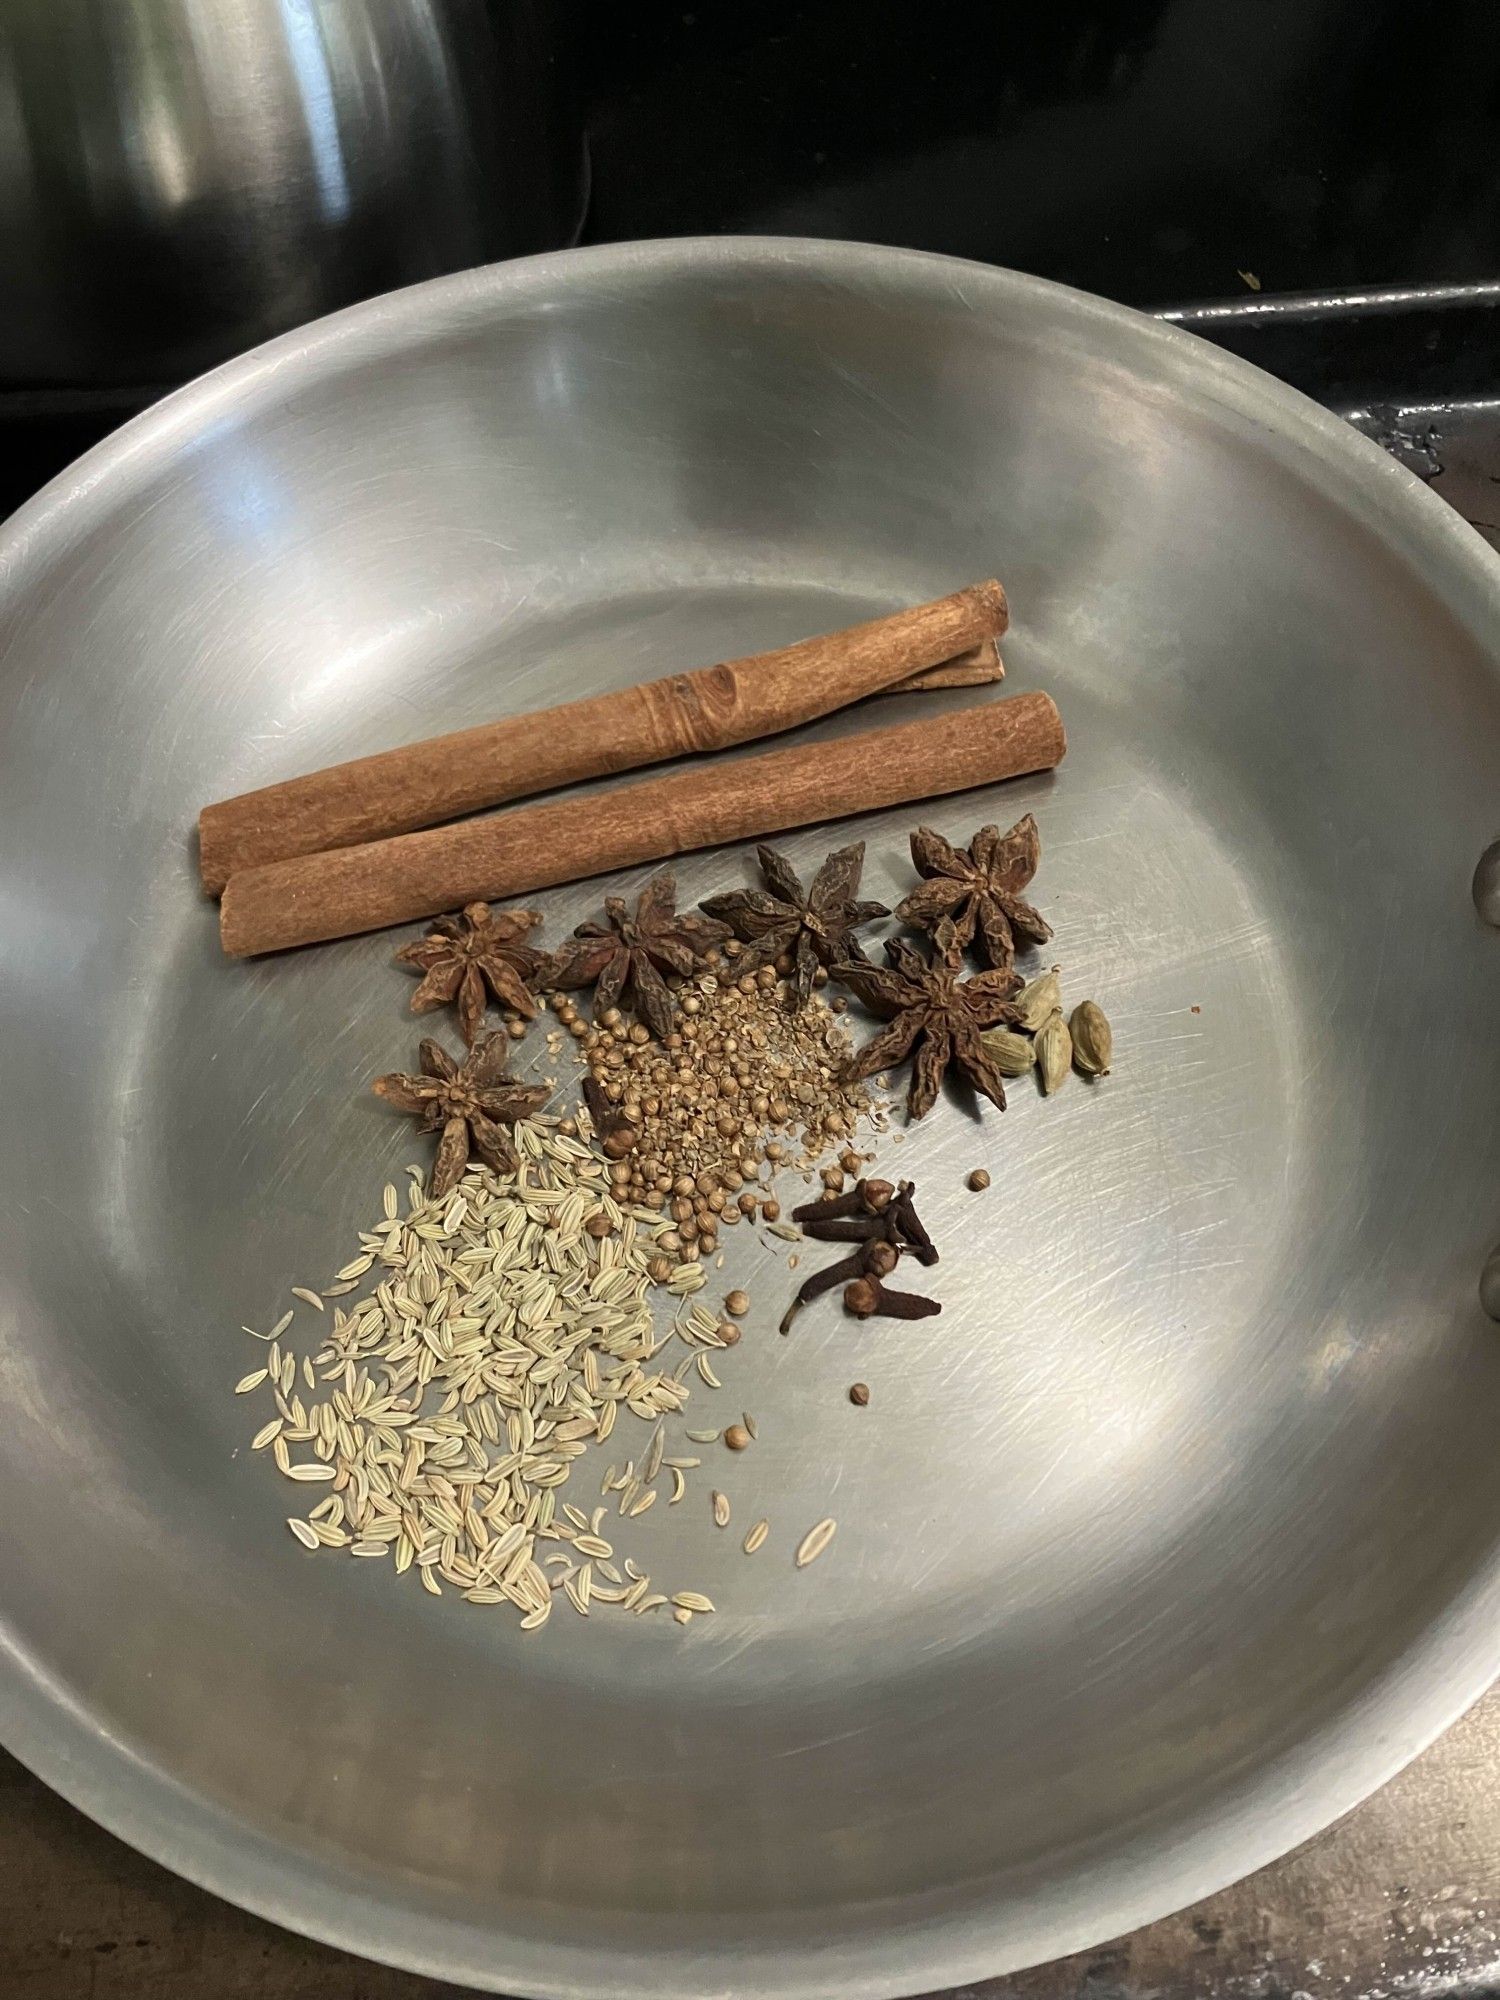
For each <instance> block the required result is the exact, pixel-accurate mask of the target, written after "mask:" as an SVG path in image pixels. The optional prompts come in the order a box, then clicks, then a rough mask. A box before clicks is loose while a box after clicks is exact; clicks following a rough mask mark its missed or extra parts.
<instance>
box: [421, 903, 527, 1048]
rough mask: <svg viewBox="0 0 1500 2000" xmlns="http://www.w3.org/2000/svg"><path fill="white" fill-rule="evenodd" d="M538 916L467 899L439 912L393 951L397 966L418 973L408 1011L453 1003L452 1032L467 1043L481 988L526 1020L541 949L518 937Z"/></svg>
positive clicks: (474, 1029)
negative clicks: (451, 911) (455, 911)
mask: <svg viewBox="0 0 1500 2000" xmlns="http://www.w3.org/2000/svg"><path fill="white" fill-rule="evenodd" d="M541 921H542V919H541V916H540V914H539V913H538V912H537V911H536V910H499V911H495V910H492V909H491V908H490V906H489V904H488V903H470V904H469V905H468V907H467V908H466V909H465V910H463V911H462V912H461V913H460V914H459V915H458V916H456V917H439V918H438V920H437V922H436V923H435V924H434V925H433V926H432V928H431V930H429V931H428V933H427V935H426V937H424V938H418V940H417V942H416V943H415V944H408V945H403V946H402V947H401V949H400V951H398V952H397V953H396V963H397V964H398V965H410V966H414V967H415V968H416V969H417V971H418V972H420V973H422V974H423V975H424V977H423V980H422V983H421V985H420V986H419V987H418V988H417V990H416V992H415V993H413V995H412V996H411V1011H412V1012H413V1013H414V1014H426V1013H429V1012H430V1011H431V1010H432V1008H434V1007H450V1006H451V1007H455V1008H456V1011H457V1014H458V1031H459V1033H460V1034H461V1035H462V1036H463V1038H464V1040H465V1041H466V1042H467V1043H468V1045H469V1047H470V1048H472V1047H473V1046H474V1037H475V1036H476V1035H477V1034H478V1033H479V1023H480V1022H481V1020H483V1018H484V999H485V988H486V987H488V988H489V990H490V992H491V993H493V994H494V996H495V999H496V1000H497V1002H498V1003H499V1004H500V1006H502V1007H508V1008H509V1009H510V1010H511V1012H512V1013H513V1014H521V1015H524V1016H525V1018H526V1019H527V1020H528V1021H529V1020H531V1019H532V1017H533V1016H534V1015H535V1013H536V1000H535V998H534V997H533V995H532V994H531V992H530V990H529V988H530V986H531V985H532V984H534V982H535V980H536V975H537V973H538V971H539V970H540V969H541V967H542V965H543V964H544V963H545V954H544V953H542V952H539V951H535V950H533V949H532V947H531V946H530V945H529V944H523V943H522V942H521V940H522V939H523V938H524V937H525V936H526V934H527V932H528V931H532V930H535V929H536V927H537V925H538V924H539V923H540V922H541Z"/></svg>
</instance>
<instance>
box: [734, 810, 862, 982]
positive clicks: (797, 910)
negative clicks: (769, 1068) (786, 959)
mask: <svg viewBox="0 0 1500 2000" xmlns="http://www.w3.org/2000/svg"><path fill="white" fill-rule="evenodd" d="M755 853H756V858H757V860H758V861H759V862H760V872H761V874H762V875H764V877H765V878H766V882H767V885H768V888H769V892H770V893H769V894H768V893H766V891H765V890H761V889H731V890H729V891H728V892H727V894H725V895H722V896H710V897H709V898H708V901H707V902H706V903H702V904H700V905H699V907H700V908H701V909H704V910H707V912H708V914H709V915H710V916H711V917H722V918H723V919H724V920H725V921H726V922H727V923H729V924H731V925H733V927H734V934H735V936H736V937H738V938H743V939H744V940H745V942H746V943H747V944H748V945H749V947H750V949H749V950H748V951H747V952H744V953H743V954H742V955H741V957H740V959H739V961H738V962H739V964H740V965H741V966H742V967H743V968H744V969H745V970H746V971H747V972H749V971H752V970H753V969H754V968H755V967H756V966H759V965H770V964H771V963H772V962H773V960H775V959H778V958H780V956H781V955H782V953H783V952H787V953H789V954H791V956H792V960H793V965H792V980H791V984H790V987H789V989H788V1001H789V1004H791V1005H793V1006H801V1005H802V1004H803V1002H804V1001H805V1000H806V999H807V996H808V994H809V993H810V992H811V991H812V982H813V973H814V972H815V970H816V969H817V966H818V963H819V961H820V960H821V962H822V963H823V964H824V965H838V964H841V963H842V962H843V961H844V960H846V959H848V960H862V959H863V958H864V951H863V949H862V948H861V946H860V942H859V940H858V938H857V937H856V936H855V935H854V933H855V930H856V928H857V927H858V926H859V925H860V924H867V923H870V922H871V921H873V919H874V918H876V917H888V916H889V915H890V911H889V910H888V909H887V908H886V907H885V904H884V903H857V902H855V901H854V893H855V891H856V890H857V889H858V887H859V876H860V870H861V869H862V868H863V866H864V860H865V844H864V842H863V841H862V840H856V841H855V843H854V844H853V846H852V847H841V848H839V849H838V851H837V852H836V853H834V854H830V855H829V857H828V859H827V860H826V861H825V862H824V863H823V865H822V866H821V867H820V868H819V870H818V872H817V874H816V875H814V876H813V878H812V886H811V887H810V888H808V889H804V888H803V886H802V882H801V879H800V877H799V876H798V875H797V873H796V871H795V870H794V869H793V867H792V865H791V863H790V862H789V861H788V860H787V858H786V856H785V855H784V854H778V853H777V851H776V849H775V848H774V847H757V848H756V850H755Z"/></svg>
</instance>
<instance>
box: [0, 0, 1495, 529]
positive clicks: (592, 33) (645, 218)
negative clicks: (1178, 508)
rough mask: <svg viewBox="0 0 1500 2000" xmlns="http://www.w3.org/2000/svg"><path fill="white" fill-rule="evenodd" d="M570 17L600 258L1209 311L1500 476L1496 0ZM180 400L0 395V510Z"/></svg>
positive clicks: (660, 6) (935, 5) (1221, 323)
mask: <svg viewBox="0 0 1500 2000" xmlns="http://www.w3.org/2000/svg"><path fill="white" fill-rule="evenodd" d="M492 3H493V0H492ZM574 4H575V6H576V20H577V34H576V36H575V39H574V57H575V61H576V64H577V69H578V82H579V89H580V92H581V94H582V99H583V107H584V111H585V115H586V121H587V125H588V130H589V140H590V147H591V151H592V157H593V197H592V204H591V208H590V213H589V217H588V222H587V226H586V229H585V241H589V242H608V241H615V240H620V239H624V238H630V237H642V236H659V235H681V234H689V233H702V232H706V233H716V232H728V231H748V232H784V233H790V234H798V235H819V236H835V237H845V238H863V239H866V240H872V241H877V242H888V243H900V244H907V245H911V246H913V247H916V248H920V249H928V250H940V251H946V252H950V253H952V254H954V255H958V256H964V257H975V258H979V259H982V260H984V261H987V262H992V263H1003V264H1011V265H1014V266H1016V267H1018V268H1020V269H1023V270H1029V271H1036V272H1039V273H1041V274H1042V275H1044V276H1047V277H1053V278H1058V279H1062V280H1064V281H1066V282H1068V283H1071V284H1077V285H1081V286H1083V287H1085V288H1086V289H1088V290H1091V291H1097V292H1101V293H1103V294H1105V295H1106V296H1108V297H1111V298H1117V299H1121V300H1124V301H1125V302H1126V303H1128V304H1132V305H1137V306H1142V307H1145V308H1147V309H1160V308H1161V307H1162V306H1164V305H1174V304H1177V303H1179V302H1182V301H1202V300H1209V301H1213V302H1215V303H1216V307H1217V310H1216V311H1215V312H1214V313H1212V314H1207V315H1205V314H1201V313H1200V314H1196V315H1188V322H1189V324H1192V325H1194V326H1195V327H1196V329H1197V330H1198V331H1200V332H1203V333H1206V334H1208V335H1209V337H1210V338H1214V339H1218V340H1221V341H1223V342H1225V343H1226V344H1227V345H1231V346H1233V347H1235V348H1236V349H1237V350H1238V351H1239V352H1241V353H1244V354H1247V355H1248V356H1249V357H1250V358H1251V359H1254V360H1256V361H1258V362H1260V364H1261V365H1262V366H1265V367H1268V368H1270V369H1271V370H1272V372H1273V373H1275V374H1278V375H1280V376H1282V377H1283V378H1284V379H1285V380H1287V381H1289V382H1292V383H1293V384H1295V385H1296V386H1297V387H1299V388H1303V389H1306V390H1307V391H1308V393H1310V394H1312V395H1315V396H1317V397H1319V398H1320V400H1322V401H1324V402H1325V403H1327V404H1328V405H1329V406H1330V407H1332V408H1335V409H1338V410H1340V411H1342V412H1344V413H1345V414H1351V413H1353V414H1355V415H1356V420H1357V421H1360V422H1361V423H1362V424H1363V426H1364V427H1366V428H1368V429H1370V430H1371V431H1372V432H1373V433H1374V434H1375V435H1378V436H1380V437H1382V439H1383V440H1385V441H1387V442H1392V443H1394V444H1395V445H1396V446H1397V448H1398V449H1400V450H1401V452H1402V455H1403V456H1405V457H1406V458H1407V459H1408V462H1410V463H1412V464H1413V465H1414V466H1415V467H1416V468H1417V469H1418V470H1420V471H1422V472H1423V473H1424V475H1425V476H1428V477H1434V478H1436V479H1438V480H1440V481H1444V482H1446V483H1445V485H1444V486H1443V487H1442V488H1441V489H1440V490H1445V491H1447V492H1448V493H1449V494H1450V495H1453V496H1455V497H1457V490H1458V489H1457V487H1456V485H1455V484H1454V481H1453V478H1452V472H1453V469H1454V467H1455V466H1457V465H1459V464H1462V465H1463V466H1465V467H1468V468H1469V469H1470V470H1474V469H1475V462H1476V461H1482V464H1479V465H1478V469H1477V478H1478V485H1479V486H1480V487H1484V486H1487V485H1488V484H1489V475H1490V474H1491V473H1493V474H1496V475H1500V452H1497V451H1494V450H1492V447H1494V445H1495V429H1496V426H1495V417H1494V412H1493V411H1491V410H1490V409H1489V407H1488V406H1489V404H1490V402H1491V401H1492V400H1493V398H1492V391H1493V389H1494V388H1495V386H1496V371H1495V350H1494V327H1495V324H1496V321H1495V313H1494V307H1495V304H1496V300H1497V298H1500V287H1496V286H1494V285H1492V284H1490V283H1489V282H1487V281H1489V280H1491V279H1493V278H1494V277H1495V275H1496V274H1497V273H1500V194H1497V189H1500V180H1497V176H1496V174H1495V172H1494V170H1493V167H1492V162H1493V161H1494V159H1495V158H1496V157H1497V156H1500V8H1497V7H1496V6H1494V4H1493V0H1449V3H1448V5H1447V6H1446V7H1445V8H1444V9H1442V10H1440V13H1439V15H1438V16H1437V17H1436V18H1437V22H1438V25H1437V27H1436V28H1433V27H1431V26H1424V27H1423V28H1422V31H1421V32H1418V31H1417V30H1418V17H1417V15H1416V10H1415V8H1414V6H1413V5H1411V4H1410V3H1409V0H1238V4H1236V5H1234V6H1228V5H1226V4H1224V0H1086V4H1074V5H1068V4H1062V5H1058V6H1054V7H1051V8H1031V9H1022V8H1018V7H1014V6H1009V5H1005V4H1002V0H927V4H925V5H923V6H921V7H913V6H911V5H909V4H906V0H815V3H813V4H809V0H803V4H796V3H795V0H760V4H733V5H731V4H728V0H710V4H701V5H697V6H694V5H693V4H692V0H688V4H682V0H671V4H666V0H630V3H629V4H628V5H624V6H622V5H620V4H619V0H574ZM1425 18H1426V17H1424V20H1425ZM1288 294H1302V295H1307V296H1304V297H1301V298H1299V299H1298V300H1297V301H1296V302H1295V304H1289V303H1288V302H1287V299H1286V296H1285V295H1288ZM171 386H173V385H171V384H170V383H160V384H142V385H139V386H138V387H137V388H136V389H134V390H126V391H114V390H110V391H93V392H88V391H78V390H72V389H68V388H58V389H54V390H43V391H35V390H27V391H20V390H16V391H11V392H9V393H7V392H6V390H5V387H4V385H3V384H0V517H3V515H4V514H6V513H8V512H9V511H10V510H11V509H12V508H13V507H15V506H17V505H19V504H20V502H21V501H22V500H23V499H24V498H26V497H27V496H28V495H29V494H30V493H32V492H34V491H35V490H36V489H37V488H38V487H39V486H40V485H42V484H43V483H44V482H45V481H46V480H47V479H49V478H50V477H51V476H52V475H53V474H54V473H55V472H57V471H59V470H61V469H62V467H63V466H65V465H66V464H67V463H68V462H69V461H70V460H71V459H73V458H75V457H77V456H78V454H79V453H80V452H82V451H84V450H86V449H87V448H88V446H89V445H91V444H92V443H94V442H95V441H96V440H97V439H98V438H100V437H103V436H104V435H106V434H107V433H108V432H109V431H110V430H111V429H113V428H114V427H115V426H116V425H117V424H118V423H120V422H121V421H123V420H124V418H126V417H127V416H129V415H131V414H133V413H134V411H135V410H137V409H139V408H142V407H144V406H145V404H146V403H147V402H149V401H151V400H152V399H153V398H154V396H155V395H157V394H159V393H161V392H162V390H163V389H166V388H169V387H171ZM1460 504H1462V505H1463V506H1464V508H1465V511H1467V512H1469V513H1471V515H1474V516H1476V517H1477V518H1478V519H1479V520H1481V521H1487V520H1488V518H1489V517H1490V514H1491V513H1492V512H1495V513H1496V518H1500V511H1497V510H1496V509H1492V507H1491V505H1490V500H1489V496H1488V494H1487V493H1485V494H1482V495H1479V496H1478V497H1476V494H1475V493H1474V492H1470V491H1469V490H1468V489H1467V487H1466V488H1465V491H1464V493H1463V496H1462V499H1461V502H1460Z"/></svg>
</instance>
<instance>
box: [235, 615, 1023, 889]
mask: <svg viewBox="0 0 1500 2000" xmlns="http://www.w3.org/2000/svg"><path fill="white" fill-rule="evenodd" d="M1008 621H1009V612H1008V609H1007V606H1006V602H1005V592H1004V591H1003V590H1002V589H1001V588H1000V585H999V584H998V583H996V582H994V581H993V580H991V581H989V582H986V583H975V584H970V585H969V586H968V588H967V589H964V590H959V591H955V592H954V593H953V595H952V596H950V597H939V598H936V599H934V600H933V602H932V603H930V604H918V605H914V606H913V607H912V608H911V609H910V610H907V611H897V612H894V613H892V614H891V616H889V617H887V618H874V619H871V620H869V621H868V622H867V623H865V624H862V625H850V626H847V627H846V628H845V629H844V630H843V631H839V632H829V633H825V634H823V635H822V636H821V637H819V638H816V639H803V640H800V641H799V642H798V643H797V644H796V645H794V646H783V647H781V648H779V649H778V650H777V651H776V652H772V653H755V654H751V655H749V656H748V657H746V658H744V659H739V660H725V661H723V662H722V663H721V664H720V665H718V666H715V667H702V668H700V669H698V670H697V671H696V672H694V673H688V674H671V675H669V676H668V677H667V678H666V679H665V680H658V681H646V682H644V683H642V684H641V685H639V686H636V687H628V688H619V689H616V690H615V691H614V692H613V693H611V694H601V695H592V696H589V697H588V698H586V699H585V700H583V701H570V702H566V703H564V704H563V705H562V706H560V707H558V708H546V709H537V710H533V711H532V712H531V713H530V714H526V715H513V716H507V717H505V718H504V720H502V721H500V722H490V723H484V724H481V726H480V727H479V728H477V729H462V730H458V731H456V732H454V733H453V734H451V735H448V736H434V737H431V738H429V739H428V740H427V741H426V742H425V743H411V744H408V745H407V746H406V747H405V748H404V749H400V750H386V751H382V752H381V753H379V754H378V755H376V756H374V757H358V758H355V759H353V760H352V761H351V762H349V763H347V764H335V765H333V766H331V767H330V768H329V769H327V770H324V771H314V772H312V773H311V774H310V775H309V776H307V777H303V778H290V779H287V780H285V781H284V782H283V783H281V784H276V785H266V786H264V787H262V789H261V790H259V791H255V792H244V793H242V794H241V795H240V796H239V797H238V798H233V799H225V800H224V801H223V802H222V803H220V804H218V805H211V806H205V807H204V809H203V811H202V812H201V813H200V814H199V815H198V867H199V872H200V873H201V875H202V878H203V886H204V887H205V888H206V889H207V890H208V891H209V892H210V894H212V895H217V894H218V893H219V892H220V891H221V890H222V889H223V887H224V884H225V883H226V882H227V881H228V879H229V877H230V876H231V875H232V874H233V873H234V872H235V870H236V869H239V868H246V867H250V866H253V865H256V864H258V863H260V862H264V861H279V860H282V859H284V858H285V857H287V856H289V855H293V854H316V853H319V852H321V851H322V850H323V849H325V848H332V847H352V846H355V845H357V844H358V843H360V842H363V841H370V840H379V839H383V838H384V837H385V836H387V835H389V834H396V833H408V832H411V831H412V830H413V829H414V828H417V827H423V826H436V825H438V824H439V823H440V822H441V821H443V820H450V819H456V818H458V817H459V816H460V815H462V814H465V813H474V812H480V811H483V810H484V809H485V808H487V807H489V806H497V805H504V804H506V803H507V802H508V801H510V800H512V799H519V798H526V797H528V796H529V795H531V794H533V793H535V792H547V791H553V790H555V789H556V788H557V787H558V786H560V785H573V784H578V783H579V782H580V781H581V780H583V779H585V778H602V777H607V776H609V775H610V774H612V773H614V772H616V771H632V770H636V769H638V768H639V767H640V766H641V765H643V764H659V763H663V762H665V761H666V760H667V759H668V758H672V757H685V756H688V755H690V754H691V753H692V752H694V751H702V750H724V749H727V748H728V747H729V746H730V745H731V744H735V743H749V742H752V741H753V740H754V739H755V738H756V737H760V736H774V735H776V734H778V733H779V732H780V731H782V730H784V729H793V728H795V727H796V726H797V725H798V724H799V723H803V722H811V721H813V720H814V719H815V718H816V717H818V716H820V715H829V714H831V713H832V712H833V711H834V710H835V709H837V708H843V707H844V706H846V704H847V703H849V702H851V701H859V700H861V699H862V698H863V697H864V696H866V695H870V694H878V693H879V692H880V691H881V690H882V689H883V688H888V687H890V686H892V685H893V684H894V683H896V682H899V681H904V680H908V679H910V678H911V677H912V676H913V675H915V674H918V673H921V672H922V671H924V670H926V669H929V668H932V667H937V666H941V665H943V664H944V663H946V662H949V661H952V660H953V659H954V656H955V655H958V654H965V655H967V654H968V652H969V650H970V649H971V648H974V647H977V646H981V645H982V644H983V643H984V642H985V641H986V640H988V641H991V642H993V641H994V639H995V638H996V637H997V636H998V635H999V634H1000V633H1002V632H1003V631H1004V630H1005V628H1006V625H1007V623H1008ZM998 658H999V656H998V654H996V655H995V660H996V663H997V664H998ZM979 678H983V679H987V678H990V675H989V674H988V672H984V673H982V674H980V675H979ZM947 684H948V683H943V685H947Z"/></svg>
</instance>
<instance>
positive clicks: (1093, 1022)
mask: <svg viewBox="0 0 1500 2000" xmlns="http://www.w3.org/2000/svg"><path fill="white" fill-rule="evenodd" d="M1068 1027H1069V1030H1070V1031H1071V1033H1072V1036H1073V1067H1074V1068H1075V1069H1076V1070H1077V1071H1078V1074H1079V1075H1080V1076H1108V1075H1109V1062H1110V1057H1111V1056H1112V1055H1113V1054H1114V1052H1115V1037H1114V1031H1113V1030H1112V1029H1111V1027H1110V1025H1109V1022H1108V1021H1107V1020H1106V1019H1105V1017H1104V1009H1103V1008H1102V1007H1100V1006H1099V1005H1097V1003H1096V1002H1094V1001H1093V1000H1080V1001H1079V1003H1078V1005H1077V1006H1076V1007H1075V1008H1074V1009H1073V1014H1072V1018H1071V1020H1070V1021H1069V1022H1068Z"/></svg>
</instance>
